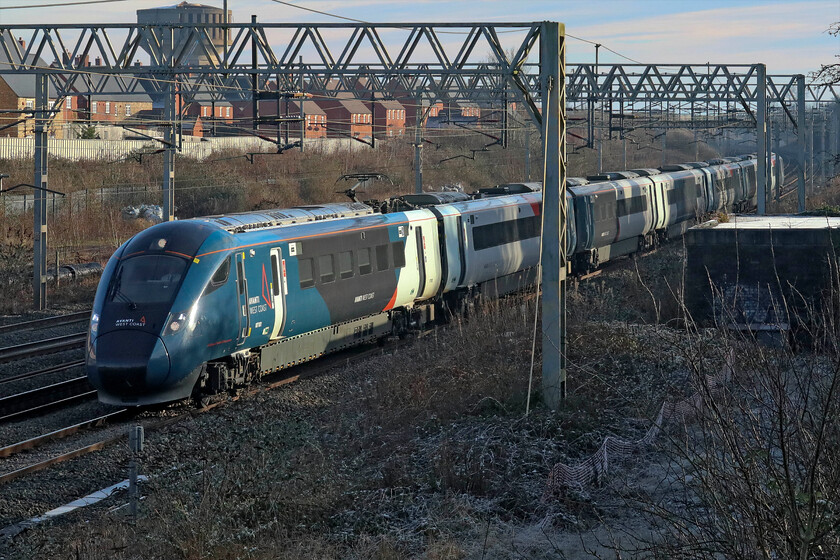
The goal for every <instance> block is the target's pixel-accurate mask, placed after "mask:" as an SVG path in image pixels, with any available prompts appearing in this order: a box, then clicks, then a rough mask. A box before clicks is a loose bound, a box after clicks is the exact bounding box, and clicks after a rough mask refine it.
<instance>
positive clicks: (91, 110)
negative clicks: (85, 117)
mask: <svg viewBox="0 0 840 560" xmlns="http://www.w3.org/2000/svg"><path fill="white" fill-rule="evenodd" d="M96 105H97V103H96V101H92V102H91V104H90V112H91V113H95V112H96Z"/></svg>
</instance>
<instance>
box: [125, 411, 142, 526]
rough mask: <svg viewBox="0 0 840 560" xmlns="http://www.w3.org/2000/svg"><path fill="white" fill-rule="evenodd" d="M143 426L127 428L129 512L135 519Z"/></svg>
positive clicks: (138, 492)
mask: <svg viewBox="0 0 840 560" xmlns="http://www.w3.org/2000/svg"><path fill="white" fill-rule="evenodd" d="M143 440H144V433H143V426H132V427H131V428H129V430H128V449H129V451H130V452H131V459H130V460H129V463H128V497H129V512H130V513H131V517H132V518H133V519H134V520H135V521H137V506H138V504H139V502H140V489H139V488H138V486H137V478H138V476H137V475H138V470H139V458H140V453H142V452H143V447H144V441H143Z"/></svg>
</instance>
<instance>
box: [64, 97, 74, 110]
mask: <svg viewBox="0 0 840 560" xmlns="http://www.w3.org/2000/svg"><path fill="white" fill-rule="evenodd" d="M65 103H66V105H65V107H67V108H68V109H72V108H73V98H72V97H68V98H67V101H66V102H65Z"/></svg>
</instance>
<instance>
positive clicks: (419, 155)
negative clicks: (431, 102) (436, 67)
mask: <svg viewBox="0 0 840 560" xmlns="http://www.w3.org/2000/svg"><path fill="white" fill-rule="evenodd" d="M414 114H415V115H416V116H415V118H414V192H415V193H418V194H419V193H421V192H423V129H422V124H423V123H422V122H421V121H422V120H423V98H422V97H420V96H419V95H418V96H417V106H416V107H415V113H414Z"/></svg>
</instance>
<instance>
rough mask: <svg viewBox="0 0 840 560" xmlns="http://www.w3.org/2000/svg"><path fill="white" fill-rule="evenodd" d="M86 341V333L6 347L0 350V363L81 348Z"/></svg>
mask: <svg viewBox="0 0 840 560" xmlns="http://www.w3.org/2000/svg"><path fill="white" fill-rule="evenodd" d="M86 339H87V333H74V334H68V335H65V336H58V337H55V338H50V339H47V340H39V341H36V342H27V343H26V344H18V345H17V346H7V347H6V348H0V363H4V362H11V361H13V360H20V359H23V358H30V357H32V356H40V355H44V354H54V353H56V352H64V351H65V350H73V349H75V348H81V347H82V346H84V345H85V341H86Z"/></svg>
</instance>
